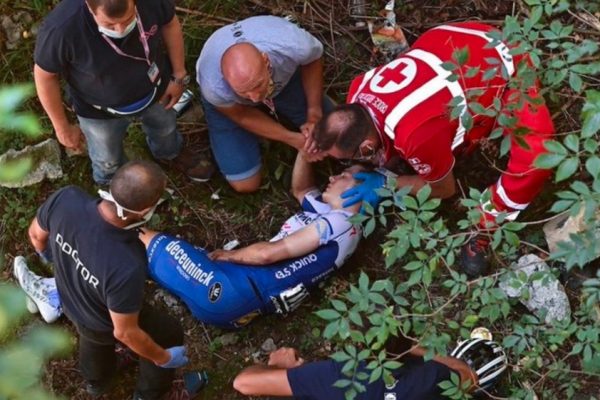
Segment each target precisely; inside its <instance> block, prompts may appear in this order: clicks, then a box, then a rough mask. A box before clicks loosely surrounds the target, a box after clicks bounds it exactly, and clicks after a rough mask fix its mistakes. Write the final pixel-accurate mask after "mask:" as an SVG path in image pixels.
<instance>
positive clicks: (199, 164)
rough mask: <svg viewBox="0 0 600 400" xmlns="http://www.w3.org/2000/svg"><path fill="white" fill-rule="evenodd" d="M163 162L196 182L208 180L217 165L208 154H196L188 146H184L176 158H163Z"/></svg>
mask: <svg viewBox="0 0 600 400" xmlns="http://www.w3.org/2000/svg"><path fill="white" fill-rule="evenodd" d="M162 162H163V163H165V164H167V165H169V166H170V167H173V168H175V169H176V170H178V171H179V172H181V173H183V174H185V175H186V176H187V177H188V178H190V179H191V180H193V181H195V182H206V181H208V180H209V179H210V178H211V176H212V175H213V174H214V173H215V166H214V165H213V163H212V162H211V161H210V160H209V159H208V158H207V157H206V156H203V155H201V154H195V153H193V152H192V151H191V150H189V149H187V148H186V147H183V148H182V149H181V152H180V153H179V155H178V156H177V157H175V158H174V159H172V160H162Z"/></svg>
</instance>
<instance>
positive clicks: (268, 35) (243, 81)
mask: <svg viewBox="0 0 600 400" xmlns="http://www.w3.org/2000/svg"><path fill="white" fill-rule="evenodd" d="M322 54H323V45H322V44H321V43H320V42H319V41H318V40H317V38H315V37H314V36H313V35H311V34H310V33H308V32H306V31H305V30H304V29H301V28H299V27H298V26H297V25H295V24H293V23H291V22H289V21H286V20H285V19H283V18H279V17H274V16H269V15H262V16H257V17H251V18H247V19H244V20H242V21H238V22H235V23H233V24H231V25H227V26H224V27H222V28H220V29H219V30H217V31H216V32H215V33H213V34H212V35H211V37H210V38H208V40H207V41H206V43H205V44H204V47H203V49H202V52H201V53H200V57H199V58H198V62H197V63H196V75H197V79H198V84H199V85H200V89H201V91H202V104H203V106H204V113H205V116H206V122H207V124H208V133H209V136H210V145H211V148H212V151H213V154H214V156H215V159H216V161H217V164H218V165H219V169H220V170H221V172H222V173H223V175H225V178H226V179H227V181H228V182H229V184H230V185H231V186H232V187H233V188H234V189H235V190H236V191H238V192H253V191H256V190H258V188H259V187H260V182H261V156H260V143H259V138H258V137H257V136H260V137H264V138H267V139H273V140H277V141H280V142H283V143H286V144H288V145H289V146H292V147H294V148H296V149H298V150H302V149H303V147H304V135H301V134H299V133H298V132H294V131H292V130H290V129H288V128H286V127H285V126H284V125H282V124H281V123H280V121H279V120H278V119H277V116H282V117H285V118H286V119H287V120H288V121H289V122H291V123H292V124H293V125H295V128H297V129H300V130H301V131H303V132H307V131H308V128H309V127H311V126H312V125H314V123H316V122H317V121H318V120H319V119H320V118H321V115H322V114H323V109H324V108H326V109H331V108H333V106H332V104H331V102H330V100H329V99H328V98H324V97H323V64H322ZM259 106H260V107H259ZM259 108H263V110H264V111H268V112H269V113H270V114H271V115H272V116H273V117H274V118H271V117H270V116H269V115H268V114H267V113H265V112H262V111H261V110H260V109H259Z"/></svg>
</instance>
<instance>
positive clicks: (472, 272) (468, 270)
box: [460, 235, 490, 279]
mask: <svg viewBox="0 0 600 400" xmlns="http://www.w3.org/2000/svg"><path fill="white" fill-rule="evenodd" d="M489 246H490V241H489V239H488V238H487V237H484V236H481V235H477V236H474V237H472V238H471V239H469V241H468V242H467V243H465V245H464V246H463V247H462V249H461V251H460V265H461V267H462V270H463V272H464V273H465V274H467V276H468V277H469V278H471V279H473V278H478V277H480V276H483V275H484V274H485V273H486V272H487V270H488V267H489V262H488V260H487V252H488V248H489Z"/></svg>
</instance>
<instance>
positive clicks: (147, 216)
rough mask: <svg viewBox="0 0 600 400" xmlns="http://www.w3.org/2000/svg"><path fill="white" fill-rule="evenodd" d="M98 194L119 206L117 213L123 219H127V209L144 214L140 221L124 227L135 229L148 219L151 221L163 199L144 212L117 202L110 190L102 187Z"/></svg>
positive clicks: (137, 213) (130, 211)
mask: <svg viewBox="0 0 600 400" xmlns="http://www.w3.org/2000/svg"><path fill="white" fill-rule="evenodd" d="M98 194H99V195H100V197H101V198H102V199H103V200H106V201H110V202H111V203H113V204H114V205H115V206H116V207H117V215H118V216H119V218H121V219H122V220H123V221H125V220H127V217H126V216H125V211H127V212H129V213H132V214H136V215H142V220H141V221H138V222H134V223H133V224H131V225H127V226H125V227H123V229H133V228H137V227H138V226H140V225H144V224H145V223H147V222H148V221H150V219H151V218H152V216H153V215H154V211H155V210H156V207H157V206H158V205H159V204H160V203H162V201H161V200H162V199H159V201H158V202H157V203H156V204H155V205H154V206H153V207H152V208H151V209H150V211H148V212H146V213H145V214H144V213H141V212H139V211H134V210H130V209H128V208H125V207H123V206H122V205H120V204H119V203H117V201H116V200H115V198H114V197H113V196H112V194H111V193H110V192H106V191H104V190H102V189H100V190H98Z"/></svg>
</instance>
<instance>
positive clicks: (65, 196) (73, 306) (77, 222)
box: [37, 186, 147, 332]
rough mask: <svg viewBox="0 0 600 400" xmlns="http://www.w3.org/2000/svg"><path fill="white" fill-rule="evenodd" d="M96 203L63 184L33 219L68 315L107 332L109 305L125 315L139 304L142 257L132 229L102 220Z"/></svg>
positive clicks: (144, 263) (143, 274) (142, 250)
mask: <svg viewBox="0 0 600 400" xmlns="http://www.w3.org/2000/svg"><path fill="white" fill-rule="evenodd" d="M98 203H99V200H98V199H96V198H93V197H91V196H90V195H88V194H87V193H84V192H83V191H82V190H81V189H79V188H78V187H76V186H67V187H65V188H63V189H60V190H59V191H57V192H55V193H54V194H53V195H52V196H50V197H49V198H48V200H46V201H45V202H44V204H42V206H41V207H40V208H39V210H38V213H37V221H38V224H39V225H40V227H41V228H42V229H43V230H45V231H47V232H48V233H49V236H48V246H49V248H50V250H51V252H52V258H53V260H54V275H55V277H56V285H57V287H58V292H59V295H60V299H61V302H62V307H63V310H64V312H65V314H66V315H67V317H69V319H71V320H72V321H73V322H75V323H76V324H78V325H83V326H84V327H86V328H88V329H91V330H94V331H99V332H112V331H113V324H112V320H111V318H110V314H109V311H108V310H109V309H110V310H111V311H113V312H117V313H122V314H130V313H134V312H138V311H140V309H141V307H142V301H143V294H144V283H145V280H146V267H147V259H146V250H145V248H144V245H143V243H142V242H141V241H140V240H139V238H138V234H137V232H136V231H129V230H124V229H120V228H117V227H116V226H114V225H111V224H109V223H108V222H106V221H105V220H104V219H103V218H102V216H101V215H100V212H99V211H98Z"/></svg>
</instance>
